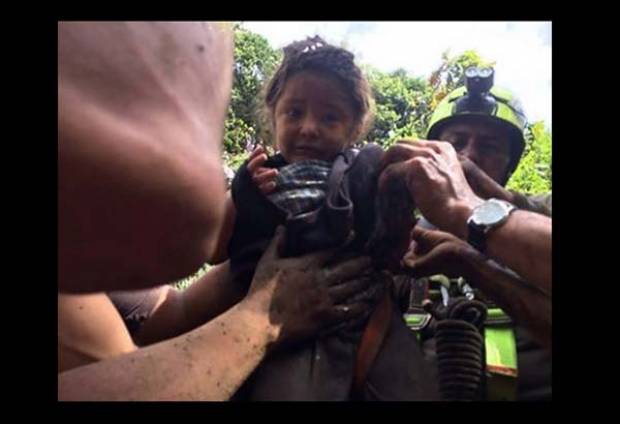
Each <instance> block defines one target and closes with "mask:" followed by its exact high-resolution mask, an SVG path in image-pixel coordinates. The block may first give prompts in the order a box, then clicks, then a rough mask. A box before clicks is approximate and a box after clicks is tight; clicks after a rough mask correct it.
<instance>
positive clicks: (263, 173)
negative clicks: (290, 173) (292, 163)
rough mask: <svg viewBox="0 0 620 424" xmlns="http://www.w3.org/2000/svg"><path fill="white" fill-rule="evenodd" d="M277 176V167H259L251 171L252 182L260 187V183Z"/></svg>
mask: <svg viewBox="0 0 620 424" xmlns="http://www.w3.org/2000/svg"><path fill="white" fill-rule="evenodd" d="M277 176H278V170H277V169H274V168H262V167H261V168H258V169H257V170H256V171H254V172H253V173H252V180H254V183H255V184H256V185H257V186H259V187H260V186H261V185H263V184H265V183H268V182H270V181H272V180H273V179H274V178H276V177H277Z"/></svg>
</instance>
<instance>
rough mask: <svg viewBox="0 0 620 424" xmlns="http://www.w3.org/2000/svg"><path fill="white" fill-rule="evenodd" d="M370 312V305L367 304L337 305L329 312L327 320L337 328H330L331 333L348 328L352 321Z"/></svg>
mask: <svg viewBox="0 0 620 424" xmlns="http://www.w3.org/2000/svg"><path fill="white" fill-rule="evenodd" d="M369 312H370V305H368V304H367V303H365V302H358V303H352V304H350V305H335V306H333V307H332V308H331V309H330V311H329V312H328V317H327V320H328V322H329V323H331V324H332V325H337V327H334V328H330V329H329V332H330V333H331V332H333V331H338V330H339V329H341V328H343V327H346V326H347V325H348V324H349V323H350V322H351V321H354V320H356V319H359V318H360V317H363V316H364V315H368V313H369Z"/></svg>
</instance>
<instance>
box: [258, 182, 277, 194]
mask: <svg viewBox="0 0 620 424" xmlns="http://www.w3.org/2000/svg"><path fill="white" fill-rule="evenodd" d="M258 189H259V190H260V192H261V193H263V194H269V193H271V192H273V191H274V190H275V189H276V183H275V181H269V182H267V183H265V184H261V185H259V186H258Z"/></svg>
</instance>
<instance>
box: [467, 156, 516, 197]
mask: <svg viewBox="0 0 620 424" xmlns="http://www.w3.org/2000/svg"><path fill="white" fill-rule="evenodd" d="M458 158H459V161H460V162H461V166H462V167H463V171H464V172H465V178H467V182H468V183H469V185H470V187H471V188H472V189H473V190H474V193H476V194H477V195H478V196H479V197H481V198H483V199H490V198H492V197H493V198H496V199H501V200H505V201H507V202H510V203H512V204H514V203H515V199H514V194H513V193H511V192H510V191H508V190H506V189H505V188H504V187H502V186H501V185H500V184H499V183H497V182H496V181H495V180H494V179H493V178H491V177H489V176H488V175H487V174H486V173H485V172H484V171H483V170H482V169H480V168H479V167H478V165H476V164H475V163H474V162H473V161H471V160H470V159H468V158H467V157H465V156H461V155H458Z"/></svg>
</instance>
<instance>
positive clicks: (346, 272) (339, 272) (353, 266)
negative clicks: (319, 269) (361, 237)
mask: <svg viewBox="0 0 620 424" xmlns="http://www.w3.org/2000/svg"><path fill="white" fill-rule="evenodd" d="M371 268H372V260H371V259H370V257H369V256H362V257H359V258H355V259H350V260H348V261H346V262H343V263H341V264H338V265H335V266H333V267H325V268H324V269H323V274H324V278H325V282H326V283H327V285H328V286H332V285H335V284H338V283H340V282H341V281H347V280H351V279H352V278H354V277H357V276H360V275H362V274H364V273H365V272H366V271H370V270H371Z"/></svg>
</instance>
